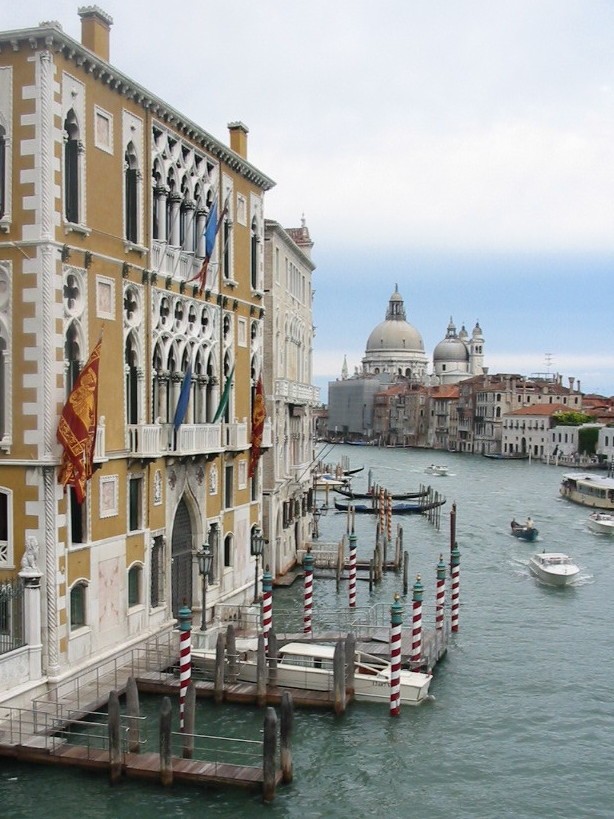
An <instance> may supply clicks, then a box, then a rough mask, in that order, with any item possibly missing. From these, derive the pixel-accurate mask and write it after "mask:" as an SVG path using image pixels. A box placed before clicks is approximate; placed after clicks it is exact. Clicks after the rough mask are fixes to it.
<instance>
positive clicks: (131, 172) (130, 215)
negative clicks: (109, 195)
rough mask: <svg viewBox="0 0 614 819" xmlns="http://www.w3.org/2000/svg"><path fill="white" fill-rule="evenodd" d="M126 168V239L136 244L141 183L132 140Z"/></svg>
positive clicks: (129, 144)
mask: <svg viewBox="0 0 614 819" xmlns="http://www.w3.org/2000/svg"><path fill="white" fill-rule="evenodd" d="M124 158H125V161H126V166H125V167H126V170H125V179H124V196H125V203H124V204H125V213H124V218H125V227H126V239H127V240H128V241H129V242H133V243H134V244H137V243H138V240H139V225H138V198H139V197H138V185H139V166H138V158H137V155H136V149H135V147H134V144H133V143H132V142H129V143H128V147H127V148H126V154H125V157H124Z"/></svg>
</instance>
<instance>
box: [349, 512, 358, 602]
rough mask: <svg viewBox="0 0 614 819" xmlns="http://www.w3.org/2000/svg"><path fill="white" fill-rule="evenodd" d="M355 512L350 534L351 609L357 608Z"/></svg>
mask: <svg viewBox="0 0 614 819" xmlns="http://www.w3.org/2000/svg"><path fill="white" fill-rule="evenodd" d="M353 515H354V510H353V509H352V531H351V532H350V537H349V541H350V608H351V609H355V608H356V540H357V538H356V534H355V532H354V518H353Z"/></svg>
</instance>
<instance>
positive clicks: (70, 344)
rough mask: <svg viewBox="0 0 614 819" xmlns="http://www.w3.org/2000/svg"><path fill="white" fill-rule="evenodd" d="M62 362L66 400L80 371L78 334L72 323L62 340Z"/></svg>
mask: <svg viewBox="0 0 614 819" xmlns="http://www.w3.org/2000/svg"><path fill="white" fill-rule="evenodd" d="M64 360H65V361H66V364H67V369H66V399H67V400H68V396H69V395H70V393H71V392H72V389H73V387H74V386H75V383H76V381H77V378H78V376H79V372H80V371H81V363H80V361H79V333H78V331H77V327H76V325H75V323H74V322H72V323H71V324H70V325H69V327H68V330H67V331H66V338H65V340H64Z"/></svg>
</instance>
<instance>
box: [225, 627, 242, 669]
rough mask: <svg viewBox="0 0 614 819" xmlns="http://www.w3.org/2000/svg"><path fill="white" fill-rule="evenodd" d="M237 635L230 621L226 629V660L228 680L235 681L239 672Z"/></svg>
mask: <svg viewBox="0 0 614 819" xmlns="http://www.w3.org/2000/svg"><path fill="white" fill-rule="evenodd" d="M237 659H238V658H237V635H236V632H235V627H234V625H233V624H232V623H230V624H229V625H228V628H227V629H226V660H227V662H228V682H230V683H235V682H236V681H237V676H238V674H239V664H238V662H237Z"/></svg>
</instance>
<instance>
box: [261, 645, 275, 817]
mask: <svg viewBox="0 0 614 819" xmlns="http://www.w3.org/2000/svg"><path fill="white" fill-rule="evenodd" d="M262 650H263V652H264V642H263V646H262ZM263 733H264V738H263V742H262V798H263V800H264V801H265V802H272V801H273V799H275V756H276V754H275V751H276V745H277V714H276V713H275V709H274V708H267V709H266V711H265V713H264V728H263Z"/></svg>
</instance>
